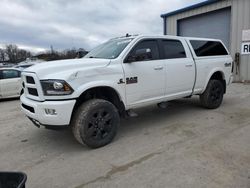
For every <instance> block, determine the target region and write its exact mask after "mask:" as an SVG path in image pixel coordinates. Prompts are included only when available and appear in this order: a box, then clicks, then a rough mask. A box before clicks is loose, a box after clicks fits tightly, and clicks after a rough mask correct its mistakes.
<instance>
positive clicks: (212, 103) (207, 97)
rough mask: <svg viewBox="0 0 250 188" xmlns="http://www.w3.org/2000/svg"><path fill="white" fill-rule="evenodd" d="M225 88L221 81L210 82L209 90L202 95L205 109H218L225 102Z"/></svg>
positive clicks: (201, 99) (201, 98)
mask: <svg viewBox="0 0 250 188" xmlns="http://www.w3.org/2000/svg"><path fill="white" fill-rule="evenodd" d="M223 95H224V87H223V83H222V81H220V80H210V81H209V82H208V84H207V88H206V90H205V91H204V93H202V94H201V95H200V101H201V104H202V106H203V107H205V108H208V109H216V108H218V107H219V106H220V105H221V103H222V100H223Z"/></svg>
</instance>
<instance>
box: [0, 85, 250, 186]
mask: <svg viewBox="0 0 250 188" xmlns="http://www.w3.org/2000/svg"><path fill="white" fill-rule="evenodd" d="M19 105H20V104H19V101H18V100H4V101H1V102H0V110H1V113H0V170H1V171H10V170H14V171H23V172H25V173H27V175H28V180H27V184H26V185H27V187H28V188H33V187H36V188H38V187H43V188H52V187H53V188H57V187H58V188H64V187H65V188H82V187H84V188H85V187H105V188H110V187H124V188H128V187H136V188H140V187H142V188H144V187H154V188H155V187H157V188H158V187H159V188H161V187H162V188H166V187H171V188H174V187H178V188H182V187H183V188H196V187H197V188H201V187H202V188H203V187H204V188H205V187H209V188H250V85H243V84H232V85H231V86H230V87H229V89H228V93H227V94H226V95H225V99H224V102H223V104H222V106H221V107H220V108H219V109H216V110H207V109H203V108H201V107H200V106H199V100H198V97H193V98H191V99H181V100H176V101H172V102H170V103H169V107H168V108H167V109H159V108H157V107H156V106H151V107H147V108H142V109H138V110H137V111H138V113H139V117H137V118H132V119H127V120H122V123H121V127H120V129H119V133H118V135H117V136H116V138H115V140H114V141H113V142H112V143H111V144H110V145H108V146H105V147H103V148H100V149H96V150H91V149H88V148H87V147H84V146H81V145H80V144H78V143H77V142H76V141H75V140H74V138H73V136H72V134H71V131H70V129H66V130H63V131H51V130H46V129H43V128H40V129H38V128H36V127H35V126H33V125H32V123H31V122H30V121H29V120H28V119H27V118H26V117H25V116H24V114H23V113H22V112H21V110H20V107H19Z"/></svg>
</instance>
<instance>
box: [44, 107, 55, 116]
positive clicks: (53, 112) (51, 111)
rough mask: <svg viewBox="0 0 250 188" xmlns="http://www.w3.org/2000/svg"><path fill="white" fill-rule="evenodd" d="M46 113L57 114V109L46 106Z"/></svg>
mask: <svg viewBox="0 0 250 188" xmlns="http://www.w3.org/2000/svg"><path fill="white" fill-rule="evenodd" d="M45 113H46V114H48V115H57V113H56V110H55V109H48V108H45Z"/></svg>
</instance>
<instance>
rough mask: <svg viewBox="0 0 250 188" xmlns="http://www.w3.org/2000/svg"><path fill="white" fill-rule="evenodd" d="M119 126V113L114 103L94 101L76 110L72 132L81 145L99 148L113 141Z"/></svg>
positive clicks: (100, 100)
mask: <svg viewBox="0 0 250 188" xmlns="http://www.w3.org/2000/svg"><path fill="white" fill-rule="evenodd" d="M119 124H120V117H119V113H118V110H117V108H116V107H115V106H114V105H113V104H112V103H110V102H108V101H106V100H102V99H92V100H89V101H87V102H85V103H83V104H82V105H81V106H80V107H79V108H78V109H77V110H76V113H75V115H74V117H73V120H72V131H73V134H74V136H75V138H76V140H77V141H78V142H80V143H81V144H86V145H87V146H88V147H91V148H99V147H102V146H105V145H107V144H109V143H110V142H111V141H112V140H113V138H114V137H115V135H116V132H117V127H118V125H119Z"/></svg>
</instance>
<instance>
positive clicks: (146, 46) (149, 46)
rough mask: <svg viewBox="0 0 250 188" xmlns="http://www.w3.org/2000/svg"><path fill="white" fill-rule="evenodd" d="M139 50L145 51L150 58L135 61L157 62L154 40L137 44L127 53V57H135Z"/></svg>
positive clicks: (157, 54)
mask: <svg viewBox="0 0 250 188" xmlns="http://www.w3.org/2000/svg"><path fill="white" fill-rule="evenodd" d="M140 50H142V51H143V50H145V51H148V52H150V54H151V55H150V56H145V57H143V56H142V57H141V58H140V59H137V60H136V61H151V60H157V59H159V57H160V54H159V49H158V44H157V41H156V40H144V41H141V42H139V43H138V44H137V45H136V46H135V48H134V49H133V50H132V51H131V52H130V53H129V56H130V57H131V56H132V57H133V56H136V52H138V51H140Z"/></svg>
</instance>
